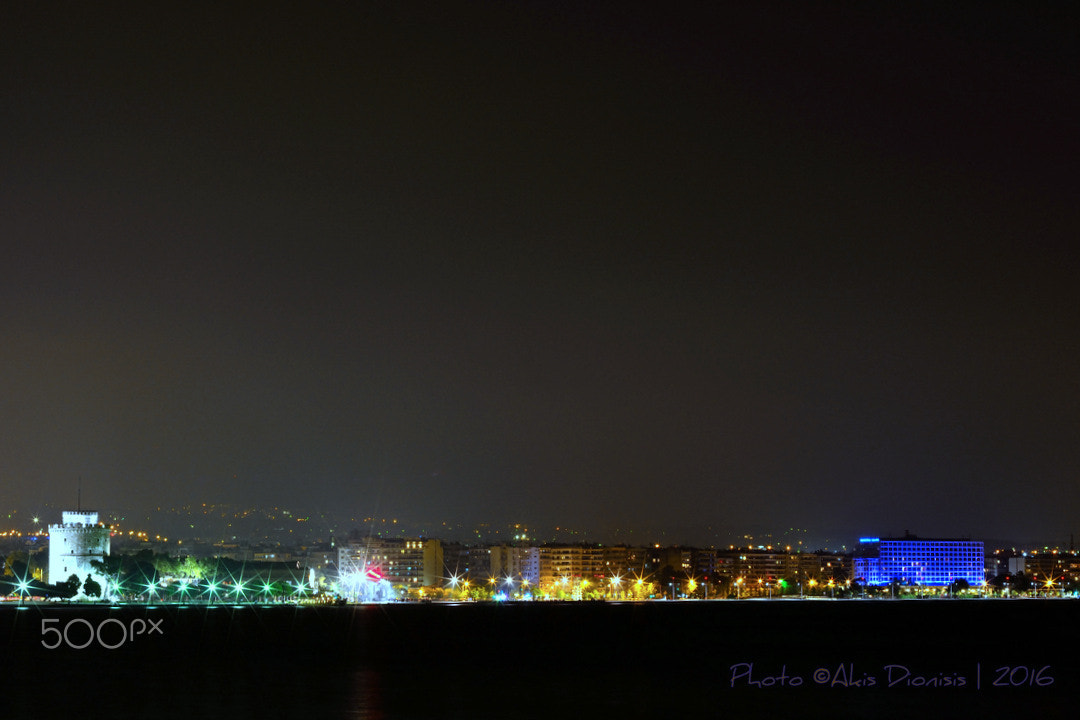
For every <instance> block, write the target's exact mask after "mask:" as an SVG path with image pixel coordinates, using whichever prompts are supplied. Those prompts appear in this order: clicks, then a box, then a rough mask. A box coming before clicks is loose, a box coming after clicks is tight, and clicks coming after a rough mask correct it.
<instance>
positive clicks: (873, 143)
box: [0, 2, 1080, 543]
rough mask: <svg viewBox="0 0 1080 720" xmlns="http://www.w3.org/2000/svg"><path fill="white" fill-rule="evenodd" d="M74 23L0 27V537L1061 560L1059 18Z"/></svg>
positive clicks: (302, 14)
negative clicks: (960, 541)
mask: <svg viewBox="0 0 1080 720" xmlns="http://www.w3.org/2000/svg"><path fill="white" fill-rule="evenodd" d="M106 5H108V6H109V7H110V8H111V9H108V10H102V9H101V8H98V7H88V6H86V5H85V4H79V3H71V4H64V3H45V4H42V3H9V4H8V6H7V7H6V8H5V9H4V10H3V11H2V16H0V63H2V69H3V72H2V73H0V130H2V137H3V141H2V142H0V501H2V502H3V503H4V504H5V506H7V507H12V508H24V507H30V506H33V507H37V506H41V505H42V504H52V505H53V506H63V505H65V504H68V505H70V504H72V503H71V502H68V501H69V500H71V501H73V500H74V496H75V488H76V484H77V482H78V478H81V479H82V485H83V498H84V501H86V502H87V503H88V504H92V505H94V506H96V507H98V508H101V509H104V510H109V511H113V512H122V513H137V512H143V511H144V510H145V509H147V508H150V507H155V506H159V505H161V506H171V505H178V504H183V503H189V502H224V503H238V504H248V505H264V506H267V505H298V506H304V507H309V508H314V509H323V510H334V511H340V512H348V513H355V514H356V515H357V516H358V517H362V516H365V515H369V514H381V515H394V516H397V517H402V518H406V519H413V520H417V521H425V522H428V521H442V520H448V521H452V522H455V523H472V522H479V521H487V522H527V523H531V524H535V525H539V524H549V525H559V524H561V525H564V526H566V525H569V526H575V527H582V528H587V529H589V532H590V534H591V536H592V537H595V538H596V539H608V540H610V539H612V538H616V537H617V538H626V537H627V536H626V535H625V534H621V535H618V536H616V535H615V530H616V529H618V530H619V532H620V533H626V532H629V531H630V530H634V531H635V532H636V533H637V534H636V535H635V536H634V537H638V538H640V539H649V538H651V537H653V536H658V533H659V531H660V530H663V531H664V532H665V533H666V534H665V535H664V536H663V537H665V538H667V539H668V540H670V541H678V542H698V543H705V542H707V541H708V540H709V539H710V538H712V537H713V536H714V535H713V534H714V533H717V532H729V533H743V532H763V531H771V532H774V533H782V532H783V531H785V530H786V529H787V528H791V527H796V528H804V529H807V530H809V531H810V532H811V533H812V534H814V535H816V536H828V537H839V538H842V539H849V540H850V539H854V538H857V537H858V536H860V535H867V534H872V535H878V534H880V535H889V534H899V533H902V532H904V531H905V530H911V531H912V532H917V533H919V534H922V535H945V536H956V535H972V536H975V537H993V538H1018V539H1030V538H1050V539H1059V540H1063V541H1067V539H1068V535H1069V533H1071V532H1080V522H1078V511H1080V482H1078V480H1080V407H1078V399H1080V362H1078V352H1077V351H1078V349H1080V290H1078V286H1080V282H1078V281H1080V267H1078V263H1077V254H1078V253H1077V250H1076V249H1075V247H1074V246H1075V245H1076V242H1077V231H1078V230H1080V211H1078V207H1080V203H1078V202H1077V198H1078V197H1080V182H1078V175H1080V162H1078V160H1080V152H1078V151H1080V140H1078V138H1080V133H1078V130H1080V82H1078V79H1080V51H1078V48H1080V44H1078V43H1077V42H1076V28H1077V27H1078V26H1080V25H1078V23H1077V19H1078V18H1077V14H1076V12H1075V11H1070V10H1067V9H1065V7H1066V4H1060V5H1058V6H1050V7H1048V8H1046V7H1044V8H1042V9H1035V10H1033V9H1031V8H1029V7H1027V6H1028V5H1029V4H1028V3H1015V4H1008V3H994V4H989V3H987V4H978V5H976V4H971V5H970V6H968V5H963V4H955V5H954V4H951V3H947V4H945V5H946V6H947V7H942V6H941V4H933V5H931V4H927V5H918V4H908V3H903V4H897V6H896V7H891V8H878V7H877V4H871V5H870V6H866V5H861V4H850V5H843V6H840V5H832V4H830V5H822V4H816V3H812V4H803V3H794V4H792V5H790V6H774V5H771V4H759V3H743V4H739V5H734V6H732V5H724V4H715V5H714V4H712V3H706V4H703V5H705V6H706V7H707V8H708V9H702V8H701V7H698V6H696V5H695V6H694V7H695V8H696V9H694V10H693V11H690V12H681V11H677V10H675V9H673V8H672V6H670V5H668V4H665V3H654V4H652V6H651V7H648V8H647V9H645V8H644V7H643V6H640V5H633V4H627V3H608V4H605V3H584V4H582V3H564V4H552V3H483V2H479V3H465V2H445V3H433V4H431V5H419V4H409V3H406V4H404V5H402V4H399V3H395V2H386V3H365V2H355V3H353V2H350V3H344V2H342V3H326V4H323V5H322V6H321V7H322V9H312V8H310V7H308V4H306V3H304V4H297V5H296V6H295V7H294V8H293V10H292V11H288V12H281V11H277V10H275V11H269V10H267V9H266V8H265V7H263V5H262V4H260V3H251V4H250V5H246V6H243V7H242V8H241V7H239V6H225V5H221V4H217V3H206V4H200V3H196V4H187V3H181V4H175V3H174V4H171V5H169V6H168V7H167V8H161V7H155V8H148V7H146V6H145V5H144V4H131V5H129V6H125V7H122V8H121V6H118V5H110V4H106ZM149 5H155V6H156V5H157V4H156V3H150V4H149ZM582 5H584V7H581V6H582ZM223 8H224V9H223ZM57 519H58V518H57ZM649 533H651V535H649ZM646 535H648V536H647V537H646Z"/></svg>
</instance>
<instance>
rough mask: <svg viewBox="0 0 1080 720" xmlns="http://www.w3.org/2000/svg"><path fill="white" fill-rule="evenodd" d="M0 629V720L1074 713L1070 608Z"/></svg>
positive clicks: (229, 615)
mask: <svg viewBox="0 0 1080 720" xmlns="http://www.w3.org/2000/svg"><path fill="white" fill-rule="evenodd" d="M0 630H2V631H3V635H2V636H0V643H2V644H0V652H2V657H3V658H4V674H3V687H4V700H3V703H2V705H0V707H2V708H3V710H4V714H5V715H6V716H8V717H68V718H70V717H84V718H96V717H113V718H135V717H139V718H143V717H153V718H249V717H250V718H285V717H288V718H297V717H310V716H314V717H326V718H358V719H359V718H363V719H365V720H372V719H380V718H386V719H392V718H469V719H472V720H476V719H480V718H496V717H497V718H534V717H552V716H553V714H554V713H558V715H557V716H558V717H566V718H577V717H594V718H636V717H703V718H714V717H780V716H791V717H798V718H863V717H865V718H892V717H911V716H912V713H922V714H923V715H924V716H943V714H944V713H949V714H951V713H961V712H962V713H965V714H968V713H979V714H983V713H989V714H991V716H993V717H1001V716H1002V713H1005V714H1006V715H1005V716H1012V715H1016V716H1020V717H1038V718H1047V717H1051V718H1056V717H1062V718H1065V717H1068V718H1074V717H1076V716H1077V710H1076V709H1075V708H1076V707H1077V702H1080V660H1078V657H1077V647H1078V642H1080V601H1071V600H1042V601H1039V600H1012V601H991V600H951V601H949V600H942V601H837V602H828V601H772V602H765V601H743V602H732V601H721V602H687V603H671V602H667V603H665V602H654V603H646V604H614V603H613V604H604V603H595V604H594V603H568V604H554V603H552V604H547V603H545V604H503V605H488V604H465V605H440V604H430V605H372V606H350V607H293V606H276V607H253V606H245V607H232V606H216V607H205V606H191V607H184V608H181V607H175V606H159V607H154V608H146V607H140V606H127V607H120V608H110V607H106V606H97V607H83V608H76V607H70V608H69V607H58V606H55V605H38V606H31V607H27V608H25V609H22V610H20V609H18V608H17V607H15V606H13V605H11V604H6V605H3V606H0ZM53 645H55V646H56V647H51V646H53ZM46 646H50V647H46ZM84 646H85V647H84Z"/></svg>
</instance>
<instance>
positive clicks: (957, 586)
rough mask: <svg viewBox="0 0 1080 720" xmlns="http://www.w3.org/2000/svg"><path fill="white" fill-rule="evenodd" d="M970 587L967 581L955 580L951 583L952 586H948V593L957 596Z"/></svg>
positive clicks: (962, 579)
mask: <svg viewBox="0 0 1080 720" xmlns="http://www.w3.org/2000/svg"><path fill="white" fill-rule="evenodd" d="M970 587H971V583H969V582H968V581H967V580H965V579H964V578H957V579H956V580H953V581H952V584H950V585H949V593H950V594H952V595H957V594H959V593H961V592H963V591H964V590H967V589H969V588H970Z"/></svg>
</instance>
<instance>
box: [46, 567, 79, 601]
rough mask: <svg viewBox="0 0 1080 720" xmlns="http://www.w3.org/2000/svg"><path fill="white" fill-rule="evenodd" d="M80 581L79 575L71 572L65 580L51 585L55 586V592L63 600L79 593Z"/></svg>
mask: <svg viewBox="0 0 1080 720" xmlns="http://www.w3.org/2000/svg"><path fill="white" fill-rule="evenodd" d="M81 585H82V582H81V581H80V580H79V576H78V575H76V574H74V573H72V574H71V575H69V576H68V579H67V580H64V581H62V582H58V583H56V585H54V586H53V587H55V588H56V594H57V595H58V596H60V597H62V598H64V599H65V600H66V599H68V598H73V597H75V596H76V595H78V594H79V587H80V586H81Z"/></svg>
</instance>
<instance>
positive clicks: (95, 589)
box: [83, 575, 101, 597]
mask: <svg viewBox="0 0 1080 720" xmlns="http://www.w3.org/2000/svg"><path fill="white" fill-rule="evenodd" d="M83 594H84V595H86V596H87V597H101V585H99V584H98V581H97V580H95V579H94V576H93V575H87V576H86V582H84V583H83Z"/></svg>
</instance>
